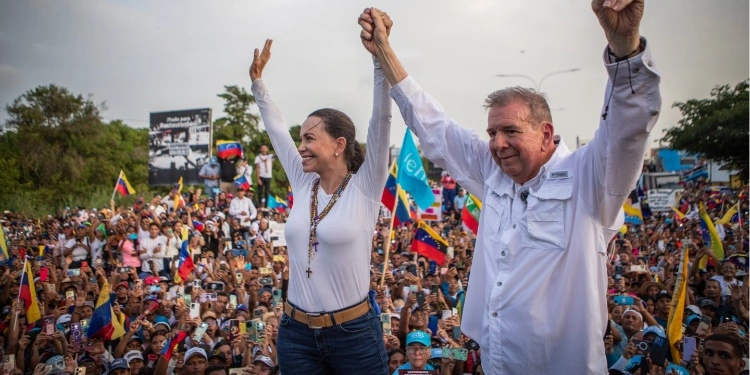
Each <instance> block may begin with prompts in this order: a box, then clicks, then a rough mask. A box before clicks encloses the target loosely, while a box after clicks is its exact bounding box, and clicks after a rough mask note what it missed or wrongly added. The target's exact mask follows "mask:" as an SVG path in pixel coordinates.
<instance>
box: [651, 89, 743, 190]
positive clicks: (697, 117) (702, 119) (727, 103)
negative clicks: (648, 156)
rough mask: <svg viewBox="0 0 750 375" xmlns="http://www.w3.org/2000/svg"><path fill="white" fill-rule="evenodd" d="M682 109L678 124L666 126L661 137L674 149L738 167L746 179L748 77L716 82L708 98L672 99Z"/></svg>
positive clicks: (675, 105)
mask: <svg viewBox="0 0 750 375" xmlns="http://www.w3.org/2000/svg"><path fill="white" fill-rule="evenodd" d="M673 107H677V108H679V109H680V112H682V116H683V118H682V120H680V121H679V123H680V126H679V127H673V128H670V129H667V130H665V132H666V134H665V135H664V138H663V139H662V141H664V142H667V143H668V144H669V146H670V147H671V148H673V149H676V150H684V151H688V152H691V153H695V154H699V155H701V156H702V157H704V158H706V159H708V160H711V161H714V162H718V163H722V164H726V165H728V166H730V167H732V168H733V169H737V170H740V171H741V173H740V176H741V178H742V180H743V181H745V182H747V179H748V159H750V148H749V147H748V81H747V80H746V81H743V82H740V83H738V84H737V85H736V86H735V87H734V88H732V87H730V86H729V85H723V86H717V87H715V88H714V89H713V90H711V98H710V99H690V100H688V101H687V102H684V103H680V102H678V103H675V104H674V105H673Z"/></svg>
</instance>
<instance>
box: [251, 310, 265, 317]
mask: <svg viewBox="0 0 750 375" xmlns="http://www.w3.org/2000/svg"><path fill="white" fill-rule="evenodd" d="M253 319H263V310H261V309H255V310H253Z"/></svg>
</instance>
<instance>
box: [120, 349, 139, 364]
mask: <svg viewBox="0 0 750 375" xmlns="http://www.w3.org/2000/svg"><path fill="white" fill-rule="evenodd" d="M123 358H125V360H126V361H128V364H130V362H132V361H133V360H135V359H140V360H141V361H142V360H143V354H141V352H139V351H137V350H131V351H129V352H127V353H125V356H124V357H123Z"/></svg>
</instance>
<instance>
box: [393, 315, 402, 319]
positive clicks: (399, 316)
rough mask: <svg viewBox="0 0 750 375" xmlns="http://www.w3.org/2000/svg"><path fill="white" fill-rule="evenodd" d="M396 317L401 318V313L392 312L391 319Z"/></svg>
mask: <svg viewBox="0 0 750 375" xmlns="http://www.w3.org/2000/svg"><path fill="white" fill-rule="evenodd" d="M394 318H395V319H398V320H401V315H399V314H391V319H394Z"/></svg>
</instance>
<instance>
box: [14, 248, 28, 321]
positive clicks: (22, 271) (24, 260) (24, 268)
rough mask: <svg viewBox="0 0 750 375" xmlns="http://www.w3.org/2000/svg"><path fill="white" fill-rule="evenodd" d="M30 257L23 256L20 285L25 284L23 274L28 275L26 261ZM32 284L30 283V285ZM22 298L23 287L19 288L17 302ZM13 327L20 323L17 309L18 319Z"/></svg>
mask: <svg viewBox="0 0 750 375" xmlns="http://www.w3.org/2000/svg"><path fill="white" fill-rule="evenodd" d="M27 259H28V258H27V257H26V256H24V257H23V268H22V269H21V279H20V280H18V283H19V285H23V276H24V275H26V262H27V261H28V260H27ZM30 286H31V285H29V287H30ZM20 300H21V288H20V287H19V288H18V298H16V303H18V301H20ZM13 324H14V326H13V329H15V328H16V327H15V325H16V324H18V311H16V319H15V321H14V323H13Z"/></svg>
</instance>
